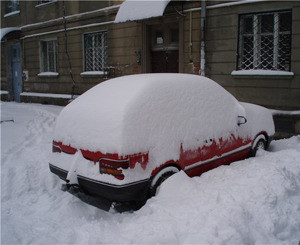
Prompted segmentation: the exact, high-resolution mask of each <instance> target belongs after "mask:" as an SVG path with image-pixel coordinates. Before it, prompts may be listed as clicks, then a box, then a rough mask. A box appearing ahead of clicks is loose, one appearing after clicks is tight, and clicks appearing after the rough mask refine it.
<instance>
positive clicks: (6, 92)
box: [0, 90, 8, 94]
mask: <svg viewBox="0 0 300 245" xmlns="http://www.w3.org/2000/svg"><path fill="white" fill-rule="evenodd" d="M0 94H8V91H5V90H0Z"/></svg>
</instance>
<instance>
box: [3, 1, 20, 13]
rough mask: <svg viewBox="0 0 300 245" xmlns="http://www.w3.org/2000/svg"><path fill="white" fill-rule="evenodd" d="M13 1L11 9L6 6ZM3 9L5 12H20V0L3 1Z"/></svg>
mask: <svg viewBox="0 0 300 245" xmlns="http://www.w3.org/2000/svg"><path fill="white" fill-rule="evenodd" d="M10 3H14V4H13V9H9V8H8V4H10ZM5 11H6V14H10V13H14V12H16V13H17V12H18V13H19V12H20V0H10V1H6V2H5Z"/></svg>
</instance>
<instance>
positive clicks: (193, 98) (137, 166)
mask: <svg viewBox="0 0 300 245" xmlns="http://www.w3.org/2000/svg"><path fill="white" fill-rule="evenodd" d="M273 135H274V123H273V118H272V115H271V113H270V111H269V110H268V109H266V108H263V107H261V106H257V105H253V104H248V103H240V102H238V101H237V100H236V99H235V98H234V97H233V96H232V95H231V94H230V93H228V92H227V91H226V90H225V89H223V88H222V87H221V86H220V85H218V84H217V83H215V82H214V81H212V80H211V79H208V78H205V77H201V76H197V75H187V74H140V75H130V76H124V77H119V78H115V79H111V80H108V81H105V82H103V83H100V84H99V85H97V86H95V87H93V88H92V89H90V90H89V91H87V92H85V93H84V94H82V95H81V96H80V97H78V98H77V99H75V100H74V101H73V102H72V103H70V104H69V105H68V106H66V107H65V108H64V109H63V110H62V111H61V113H60V115H59V117H58V118H57V123H56V129H55V135H54V140H53V150H52V151H53V154H52V159H51V163H50V170H51V172H53V173H54V174H56V175H58V176H59V177H60V178H61V179H63V180H65V181H66V182H67V183H68V184H67V186H77V187H79V189H80V190H82V191H83V192H85V193H87V194H90V195H94V196H101V197H105V198H107V199H109V200H111V201H120V202H123V201H132V200H136V201H139V200H145V199H147V198H148V197H150V196H153V195H155V193H156V191H157V188H158V186H159V185H160V184H161V183H162V182H163V181H164V180H165V179H166V178H168V177H169V176H171V175H172V174H174V173H176V172H178V171H180V170H183V171H185V172H186V174H187V175H189V176H191V177H192V176H196V175H200V174H201V173H203V172H205V171H208V170H210V169H213V168H216V167H218V166H220V165H223V164H229V163H231V162H233V161H236V160H240V159H244V158H246V157H248V156H251V155H252V156H254V155H255V153H256V150H257V148H263V149H266V148H267V147H268V145H269V144H270V141H271V140H272V138H273Z"/></svg>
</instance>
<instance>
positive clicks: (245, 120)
mask: <svg viewBox="0 0 300 245" xmlns="http://www.w3.org/2000/svg"><path fill="white" fill-rule="evenodd" d="M246 122H247V119H246V117H243V116H238V121H237V125H238V126H240V125H242V124H245V123H246Z"/></svg>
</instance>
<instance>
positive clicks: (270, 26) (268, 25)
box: [260, 14, 274, 33]
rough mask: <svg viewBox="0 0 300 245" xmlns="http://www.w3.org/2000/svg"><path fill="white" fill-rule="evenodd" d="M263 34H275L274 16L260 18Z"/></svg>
mask: <svg viewBox="0 0 300 245" xmlns="http://www.w3.org/2000/svg"><path fill="white" fill-rule="evenodd" d="M260 26H261V33H273V32H274V14H263V15H261V16H260Z"/></svg>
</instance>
